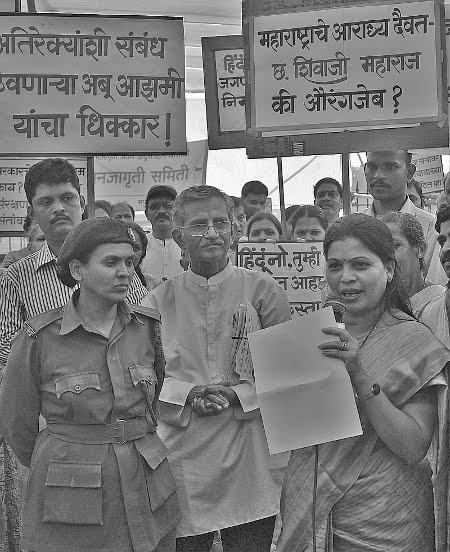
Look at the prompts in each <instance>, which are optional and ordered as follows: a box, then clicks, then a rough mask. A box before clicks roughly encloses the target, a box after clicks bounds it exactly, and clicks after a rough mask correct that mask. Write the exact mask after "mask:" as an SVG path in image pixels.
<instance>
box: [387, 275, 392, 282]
mask: <svg viewBox="0 0 450 552" xmlns="http://www.w3.org/2000/svg"><path fill="white" fill-rule="evenodd" d="M387 281H388V282H392V274H388V275H387Z"/></svg>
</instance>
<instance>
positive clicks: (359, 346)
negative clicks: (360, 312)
mask: <svg viewBox="0 0 450 552" xmlns="http://www.w3.org/2000/svg"><path fill="white" fill-rule="evenodd" d="M382 315H383V313H381V314H380V316H379V317H378V318H377V320H376V322H375V324H374V325H373V326H372V327H371V328H370V330H369V331H368V333H367V334H366V336H365V337H364V338H362V336H363V335H364V334H362V335H361V336H360V338H359V339H358V337H356V336H355V339H356V341H357V342H358V350H359V349H362V348H363V346H364V344H365V343H366V341H367V340H368V339H369V337H370V336H371V335H372V332H374V331H375V330H376V329H377V324H378V322H379V321H380V319H381V317H382Z"/></svg>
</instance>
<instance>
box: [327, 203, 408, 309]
mask: <svg viewBox="0 0 450 552" xmlns="http://www.w3.org/2000/svg"><path fill="white" fill-rule="evenodd" d="M346 238H355V239H357V240H359V241H360V242H362V243H363V244H364V246H365V247H367V249H369V250H370V251H372V253H374V254H375V255H377V257H379V258H380V260H381V262H382V263H383V264H384V265H385V266H386V265H387V264H388V263H393V265H394V276H393V278H392V280H391V281H390V282H388V283H387V284H386V290H385V292H384V304H385V307H386V308H387V309H388V310H390V309H391V308H397V309H399V310H401V311H403V312H405V313H406V314H409V316H412V317H413V318H415V317H414V315H413V313H412V311H411V303H410V301H409V297H408V294H407V291H406V288H405V285H404V283H403V280H402V277H401V275H400V271H399V269H398V264H397V260H396V258H395V249H394V241H393V239H392V234H391V232H390V230H389V228H388V226H387V225H386V224H385V223H384V222H382V221H381V220H379V219H377V218H375V217H370V216H369V215H365V214H363V213H353V214H351V215H347V216H345V217H341V218H339V219H337V220H335V221H334V222H333V223H332V224H331V225H330V226H329V227H328V229H327V231H326V233H325V240H324V242H323V252H324V255H325V259H327V260H328V251H329V249H330V246H331V244H332V243H334V242H335V241H339V240H344V239H346Z"/></svg>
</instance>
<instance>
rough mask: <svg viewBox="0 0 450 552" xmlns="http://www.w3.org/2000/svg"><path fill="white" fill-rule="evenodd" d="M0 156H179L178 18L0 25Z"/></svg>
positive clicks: (38, 19) (13, 20)
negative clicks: (131, 154)
mask: <svg viewBox="0 0 450 552" xmlns="http://www.w3.org/2000/svg"><path fill="white" fill-rule="evenodd" d="M0 61H1V68H2V71H1V73H0V122H1V126H2V128H3V129H4V132H3V133H2V137H1V138H0V141H1V142H0V145H1V150H2V151H3V152H6V153H10V154H17V153H22V152H24V151H26V152H32V153H37V154H44V153H45V152H48V151H51V152H52V153H57V154H70V153H72V154H74V153H77V154H80V153H81V154H82V153H85V154H96V153H97V154H98V153H121V152H130V153H137V152H145V153H149V152H150V153H182V152H184V151H185V149H186V131H185V94H184V89H185V76H184V38H183V23H182V20H181V19H180V18H173V19H171V18H157V17H145V18H143V17H139V18H132V17H125V16H124V17H114V18H107V17H89V18H87V17H76V16H73V17H70V18H68V17H62V16H46V15H39V16H37V15H29V16H20V17H19V16H17V15H8V16H5V17H2V18H1V20H0Z"/></svg>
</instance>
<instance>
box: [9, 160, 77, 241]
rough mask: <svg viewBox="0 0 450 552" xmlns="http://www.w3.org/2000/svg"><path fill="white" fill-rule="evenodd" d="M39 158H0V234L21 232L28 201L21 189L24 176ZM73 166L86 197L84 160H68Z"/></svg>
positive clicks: (23, 190)
mask: <svg viewBox="0 0 450 552" xmlns="http://www.w3.org/2000/svg"><path fill="white" fill-rule="evenodd" d="M38 161H40V159H39V158H23V157H21V158H7V157H0V233H1V232H5V233H7V232H21V231H22V230H23V228H22V225H23V223H24V222H25V217H26V216H27V207H28V201H27V198H26V195H25V189H24V187H23V185H24V180H25V175H26V174H27V172H28V169H29V168H30V167H31V165H34V163H37V162H38ZM69 161H70V162H71V163H72V164H73V165H74V166H75V168H76V170H77V173H78V178H79V180H80V184H81V193H82V194H83V195H84V196H85V197H86V177H87V168H86V160H85V159H69Z"/></svg>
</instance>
